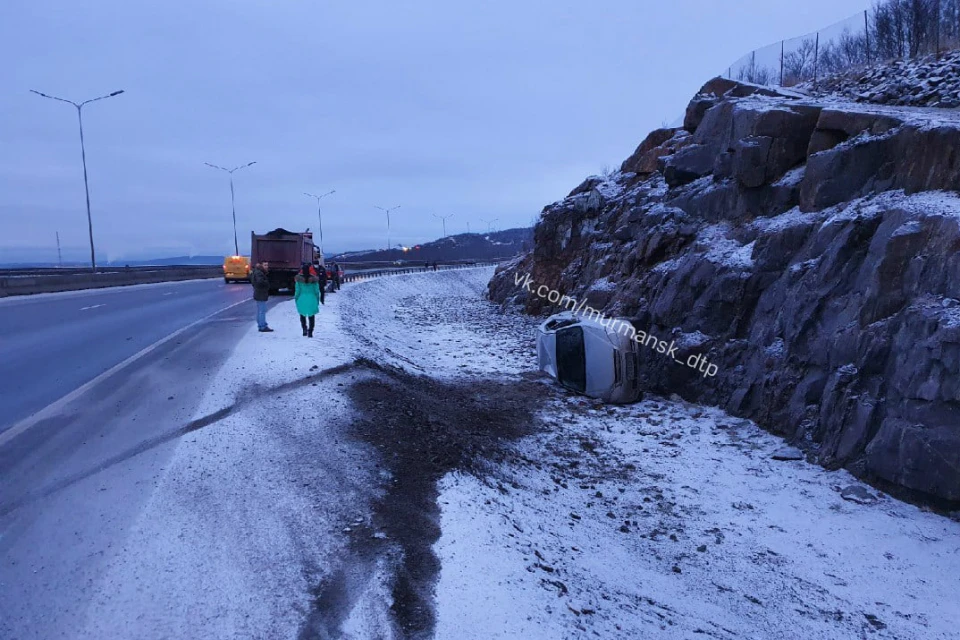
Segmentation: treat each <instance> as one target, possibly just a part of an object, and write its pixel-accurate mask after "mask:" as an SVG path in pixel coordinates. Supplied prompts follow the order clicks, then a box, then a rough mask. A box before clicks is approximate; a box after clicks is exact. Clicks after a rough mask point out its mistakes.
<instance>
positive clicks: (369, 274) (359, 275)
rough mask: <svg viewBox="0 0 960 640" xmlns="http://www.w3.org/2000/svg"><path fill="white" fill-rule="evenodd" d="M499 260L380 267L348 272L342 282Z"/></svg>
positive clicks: (486, 263) (473, 265)
mask: <svg viewBox="0 0 960 640" xmlns="http://www.w3.org/2000/svg"><path fill="white" fill-rule="evenodd" d="M498 264H500V263H499V262H467V263H458V264H447V265H438V266H437V268H436V269H433V268H432V267H406V268H403V267H400V268H396V269H379V270H373V271H358V272H356V273H348V274H345V275H344V276H343V280H342V282H360V281H362V280H369V279H370V278H380V277H382V276H395V275H402V274H405V273H425V272H430V271H454V270H459V269H472V268H474V267H495V266H496V265H498Z"/></svg>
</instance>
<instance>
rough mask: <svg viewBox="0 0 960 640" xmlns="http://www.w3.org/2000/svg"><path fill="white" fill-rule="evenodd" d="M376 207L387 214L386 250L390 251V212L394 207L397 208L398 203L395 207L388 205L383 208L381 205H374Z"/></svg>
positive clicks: (398, 206)
mask: <svg viewBox="0 0 960 640" xmlns="http://www.w3.org/2000/svg"><path fill="white" fill-rule="evenodd" d="M374 206H376V205H374ZM376 208H377V209H380V211H383V212H384V213H386V214H387V251H390V212H391V211H393V210H394V209H399V208H400V205H397V206H395V207H390V208H389V209H384V208H383V207H376Z"/></svg>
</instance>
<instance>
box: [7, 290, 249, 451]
mask: <svg viewBox="0 0 960 640" xmlns="http://www.w3.org/2000/svg"><path fill="white" fill-rule="evenodd" d="M250 295H251V290H250V285H248V284H230V285H225V284H224V282H223V281H222V280H193V281H186V282H170V283H164V284H157V285H149V286H136V287H112V288H109V289H99V290H90V291H78V292H69V293H65V294H43V295H36V296H18V297H11V298H5V299H3V300H0V407H2V408H3V410H2V412H0V433H2V432H3V431H4V430H6V429H7V428H9V427H10V426H12V425H13V424H15V423H16V422H18V421H19V420H22V419H24V418H26V417H28V416H30V415H31V414H33V413H35V412H37V411H39V410H41V409H43V408H44V407H45V406H47V405H48V404H50V403H52V402H54V401H56V400H57V399H59V398H61V397H63V396H65V395H67V394H68V393H70V392H71V391H73V390H74V389H76V388H77V387H80V386H81V385H83V384H85V383H87V382H89V381H90V380H92V379H94V378H96V377H97V376H98V375H100V374H102V373H103V372H105V371H107V370H108V369H110V368H111V367H113V366H114V365H116V364H118V363H120V362H122V361H123V360H125V359H126V358H128V357H130V356H132V355H134V354H135V353H137V352H139V351H140V350H142V349H144V348H145V347H147V346H149V345H151V344H153V343H155V342H156V341H158V340H161V339H162V338H164V337H165V336H168V335H170V334H171V333H173V332H174V331H176V330H178V329H180V328H182V327H184V326H186V325H189V324H190V323H192V322H194V321H196V320H199V319H200V318H203V317H205V316H208V315H210V314H211V313H214V312H216V311H217V310H219V309H223V308H224V307H227V306H229V305H231V304H234V303H236V302H240V301H242V300H245V299H247V298H249V297H250ZM253 313H254V311H253V307H252V303H251V308H250V310H249V311H248V315H249V316H251V318H252V314H253Z"/></svg>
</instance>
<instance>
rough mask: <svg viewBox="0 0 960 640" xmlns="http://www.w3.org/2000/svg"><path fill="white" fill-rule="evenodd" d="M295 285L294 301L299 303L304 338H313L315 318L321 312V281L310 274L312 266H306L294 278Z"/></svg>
mask: <svg viewBox="0 0 960 640" xmlns="http://www.w3.org/2000/svg"><path fill="white" fill-rule="evenodd" d="M294 283H295V284H294V290H293V299H294V300H296V301H297V313H299V314H300V326H301V327H303V336H304V337H305V338H312V337H313V327H314V322H315V321H316V318H315V316H316V315H317V313H318V312H319V311H320V280H319V279H318V278H317V277H316V276H315V275H313V274H312V273H310V265H309V264H305V265H303V267H301V268H300V273H298V274H297V277H296V278H294Z"/></svg>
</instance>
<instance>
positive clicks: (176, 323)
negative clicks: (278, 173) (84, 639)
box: [0, 281, 255, 638]
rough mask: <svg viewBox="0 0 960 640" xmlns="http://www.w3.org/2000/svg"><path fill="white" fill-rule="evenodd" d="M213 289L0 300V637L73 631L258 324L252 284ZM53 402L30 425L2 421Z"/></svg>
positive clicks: (188, 285)
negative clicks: (181, 442)
mask: <svg viewBox="0 0 960 640" xmlns="http://www.w3.org/2000/svg"><path fill="white" fill-rule="evenodd" d="M221 284H222V283H218V282H213V281H199V282H197V281H194V282H182V283H171V284H167V285H150V286H144V287H137V288H121V289H112V290H100V291H95V292H94V291H91V292H84V293H75V294H51V295H47V296H43V297H33V298H24V299H14V300H4V301H2V302H0V327H2V342H0V374H2V380H0V394H2V395H0V407H2V408H3V412H2V415H0V422H2V424H3V425H4V427H5V428H6V429H7V430H6V431H0V592H2V593H3V594H4V596H3V598H0V637H3V638H52V637H65V636H72V635H73V634H74V633H75V630H76V628H77V625H78V623H79V622H80V621H81V620H82V619H83V616H84V611H85V607H86V606H87V605H88V604H89V602H90V600H91V599H92V598H95V597H96V593H97V592H95V591H94V590H93V588H92V586H91V585H93V584H95V583H96V582H97V581H98V580H100V579H101V578H102V575H103V572H104V561H105V559H106V558H107V557H108V556H110V554H111V553H113V552H115V551H118V550H119V549H120V548H121V547H122V544H123V540H124V539H125V537H126V536H127V533H128V529H129V527H130V526H131V522H132V521H133V519H134V516H135V515H136V514H137V513H138V512H139V511H140V510H142V509H143V507H144V504H145V503H146V501H147V500H148V498H149V495H150V493H151V490H152V489H153V487H154V486H155V485H156V483H157V482H158V478H160V477H162V475H163V471H164V468H165V465H166V464H167V461H168V459H169V458H170V456H171V454H172V452H173V450H174V449H175V448H176V446H177V439H178V438H179V435H178V429H182V428H183V426H184V425H185V424H188V423H189V421H190V420H191V419H192V416H193V414H194V412H195V411H196V408H197V406H198V405H199V403H200V401H201V399H202V398H203V395H204V393H205V391H206V389H207V388H208V386H209V384H210V382H211V381H212V380H213V379H214V376H216V375H217V373H218V371H220V368H221V365H222V364H223V362H224V361H225V360H226V359H227V358H228V357H229V356H230V354H231V352H232V350H233V347H234V346H235V345H236V343H237V341H238V340H239V339H240V337H241V336H242V335H243V334H244V333H245V332H247V331H249V330H250V328H251V326H252V324H253V322H254V313H255V310H254V304H253V302H252V300H250V299H249V298H250V288H249V285H246V286H245V285H231V286H227V287H221ZM235 303H239V304H236V306H233V307H231V308H229V309H226V310H225V311H223V312H221V313H216V312H217V311H218V310H221V309H225V308H226V307H230V305H234V304H235ZM99 305H102V306H99ZM211 314H216V315H213V316H212V317H209V318H207V317H208V316H211ZM202 318H207V320H205V321H202V322H199V323H197V322H196V321H197V320H200V319H202ZM192 323H195V324H193V326H190V325H191V324H192ZM185 327H187V328H186V329H184V328H185ZM180 329H184V330H183V331H182V332H180V333H179V334H177V335H176V336H175V337H173V338H172V339H169V340H166V341H164V342H162V343H161V344H160V345H158V346H156V347H155V348H153V349H151V350H149V351H148V352H147V353H146V354H144V355H143V356H141V357H138V358H136V359H134V360H133V361H132V362H130V363H128V364H126V365H124V366H122V367H120V368H118V369H115V370H114V371H113V372H111V373H109V374H107V375H105V376H101V377H100V378H99V379H97V380H95V381H94V382H92V383H91V384H89V385H87V388H86V389H84V390H83V392H82V393H79V394H74V395H75V397H73V398H71V399H68V400H65V401H60V400H59V399H60V398H62V397H63V396H64V395H66V394H68V393H71V392H72V391H74V390H75V389H76V388H77V387H79V386H81V385H84V384H86V383H88V382H90V381H91V380H93V379H94V378H96V377H97V376H100V374H102V373H104V372H105V371H108V370H109V369H111V368H113V367H114V366H115V365H117V364H118V363H121V362H123V361H124V360H126V359H127V358H129V357H130V356H132V355H134V354H137V353H139V352H140V351H141V350H143V349H145V348H146V347H148V346H150V345H153V344H154V343H156V342H157V341H159V340H162V339H163V338H164V337H166V336H169V335H170V334H171V333H173V332H176V331H178V330H180ZM50 402H55V404H54V407H53V408H52V409H51V408H47V409H45V410H44V411H42V412H41V413H40V414H39V415H40V418H31V419H30V426H29V428H26V429H20V428H19V427H17V428H14V429H10V427H11V425H14V424H15V423H16V421H17V420H18V419H19V418H22V417H25V416H30V415H32V414H34V413H35V412H36V411H38V410H39V409H42V408H44V407H46V405H48V404H49V403H50ZM146 578H148V577H146V576H145V579H146Z"/></svg>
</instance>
